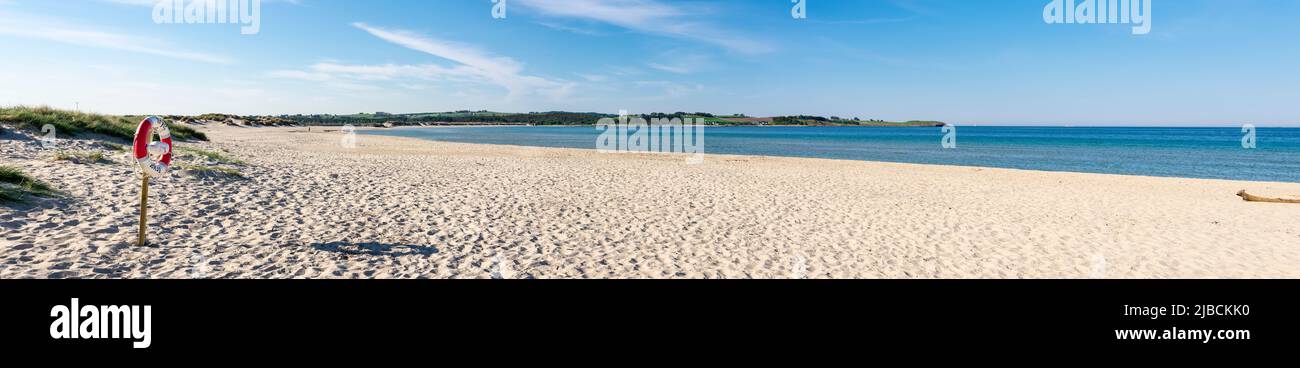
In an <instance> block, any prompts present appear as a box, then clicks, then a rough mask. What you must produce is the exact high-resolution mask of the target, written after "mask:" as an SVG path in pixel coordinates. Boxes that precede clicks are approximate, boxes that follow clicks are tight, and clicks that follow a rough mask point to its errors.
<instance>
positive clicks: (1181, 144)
mask: <svg viewBox="0 0 1300 368" xmlns="http://www.w3.org/2000/svg"><path fill="white" fill-rule="evenodd" d="M359 133H360V134H378V135H391V136H401V137H414V138H422V139H430V140H437V141H448V142H462V143H486V144H504V145H519V146H538V147H564V148H585V149H595V145H596V137H597V135H598V134H599V132H598V131H597V130H596V128H595V127H591V126H586V127H457V128H441V127H440V128H399V129H388V130H372V131H363V132H359ZM1255 134H1256V136H1255V142H1256V148H1255V149H1245V148H1243V147H1242V138H1243V136H1244V134H1243V133H1242V129H1241V128H1132V127H992V126H978V127H958V128H957V135H956V138H957V139H956V142H957V147H956V148H953V149H944V148H943V147H942V139H943V136H944V135H943V132H941V130H940V128H881V127H706V128H705V138H704V151H705V153H711V154H737V155H765V156H789V157H816V158H830V159H844V160H863V161H887V162H906V163H919V164H939V165H962V166H980V167H1000V168H1015V169H1029V170H1047V171H1069V172H1087V173H1106V174H1125V175H1147V176H1166V177H1187V178H1209V179H1235V180H1253V181H1280V182H1294V183H1300V129H1296V128H1259V129H1258V130H1256V132H1255Z"/></svg>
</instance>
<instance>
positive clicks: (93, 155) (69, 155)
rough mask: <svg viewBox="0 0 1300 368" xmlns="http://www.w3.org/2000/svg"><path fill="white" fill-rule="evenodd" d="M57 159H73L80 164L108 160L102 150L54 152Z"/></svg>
mask: <svg viewBox="0 0 1300 368" xmlns="http://www.w3.org/2000/svg"><path fill="white" fill-rule="evenodd" d="M54 160H55V161H71V162H73V163H78V164H95V163H100V162H105V161H108V158H107V157H104V153H102V152H83V151H59V152H55V153H54Z"/></svg>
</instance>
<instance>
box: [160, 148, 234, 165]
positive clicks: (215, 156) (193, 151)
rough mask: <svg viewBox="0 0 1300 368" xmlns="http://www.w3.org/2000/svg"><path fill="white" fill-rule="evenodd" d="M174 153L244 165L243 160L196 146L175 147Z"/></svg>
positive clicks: (222, 162)
mask: <svg viewBox="0 0 1300 368" xmlns="http://www.w3.org/2000/svg"><path fill="white" fill-rule="evenodd" d="M176 153H177V154H178V156H195V157H205V158H207V159H209V160H212V161H215V162H217V163H221V164H230V165H244V161H241V160H238V159H235V158H231V157H230V156H226V155H225V154H223V153H221V152H214V151H207V150H202V149H198V148H189V147H176Z"/></svg>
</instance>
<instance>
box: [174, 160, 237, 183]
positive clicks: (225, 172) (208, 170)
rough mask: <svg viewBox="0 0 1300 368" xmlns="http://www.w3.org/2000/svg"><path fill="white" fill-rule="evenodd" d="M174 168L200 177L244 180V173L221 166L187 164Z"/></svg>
mask: <svg viewBox="0 0 1300 368" xmlns="http://www.w3.org/2000/svg"><path fill="white" fill-rule="evenodd" d="M176 168H178V169H181V170H185V171H189V172H191V173H194V174H198V175H200V176H224V177H231V178H240V179H243V178H244V173H241V172H239V170H236V169H232V168H229V167H221V166H195V165H189V164H181V163H178V164H176Z"/></svg>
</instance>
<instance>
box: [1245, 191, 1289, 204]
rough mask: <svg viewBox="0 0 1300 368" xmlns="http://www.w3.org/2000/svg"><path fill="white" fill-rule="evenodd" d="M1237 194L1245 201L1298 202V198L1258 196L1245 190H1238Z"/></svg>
mask: <svg viewBox="0 0 1300 368" xmlns="http://www.w3.org/2000/svg"><path fill="white" fill-rule="evenodd" d="M1237 196H1238V197H1241V199H1245V200H1246V202H1268V203H1294V204H1300V199H1285V198H1267V197H1260V196H1255V195H1251V194H1250V193H1246V191H1245V190H1242V191H1240V192H1237Z"/></svg>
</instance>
